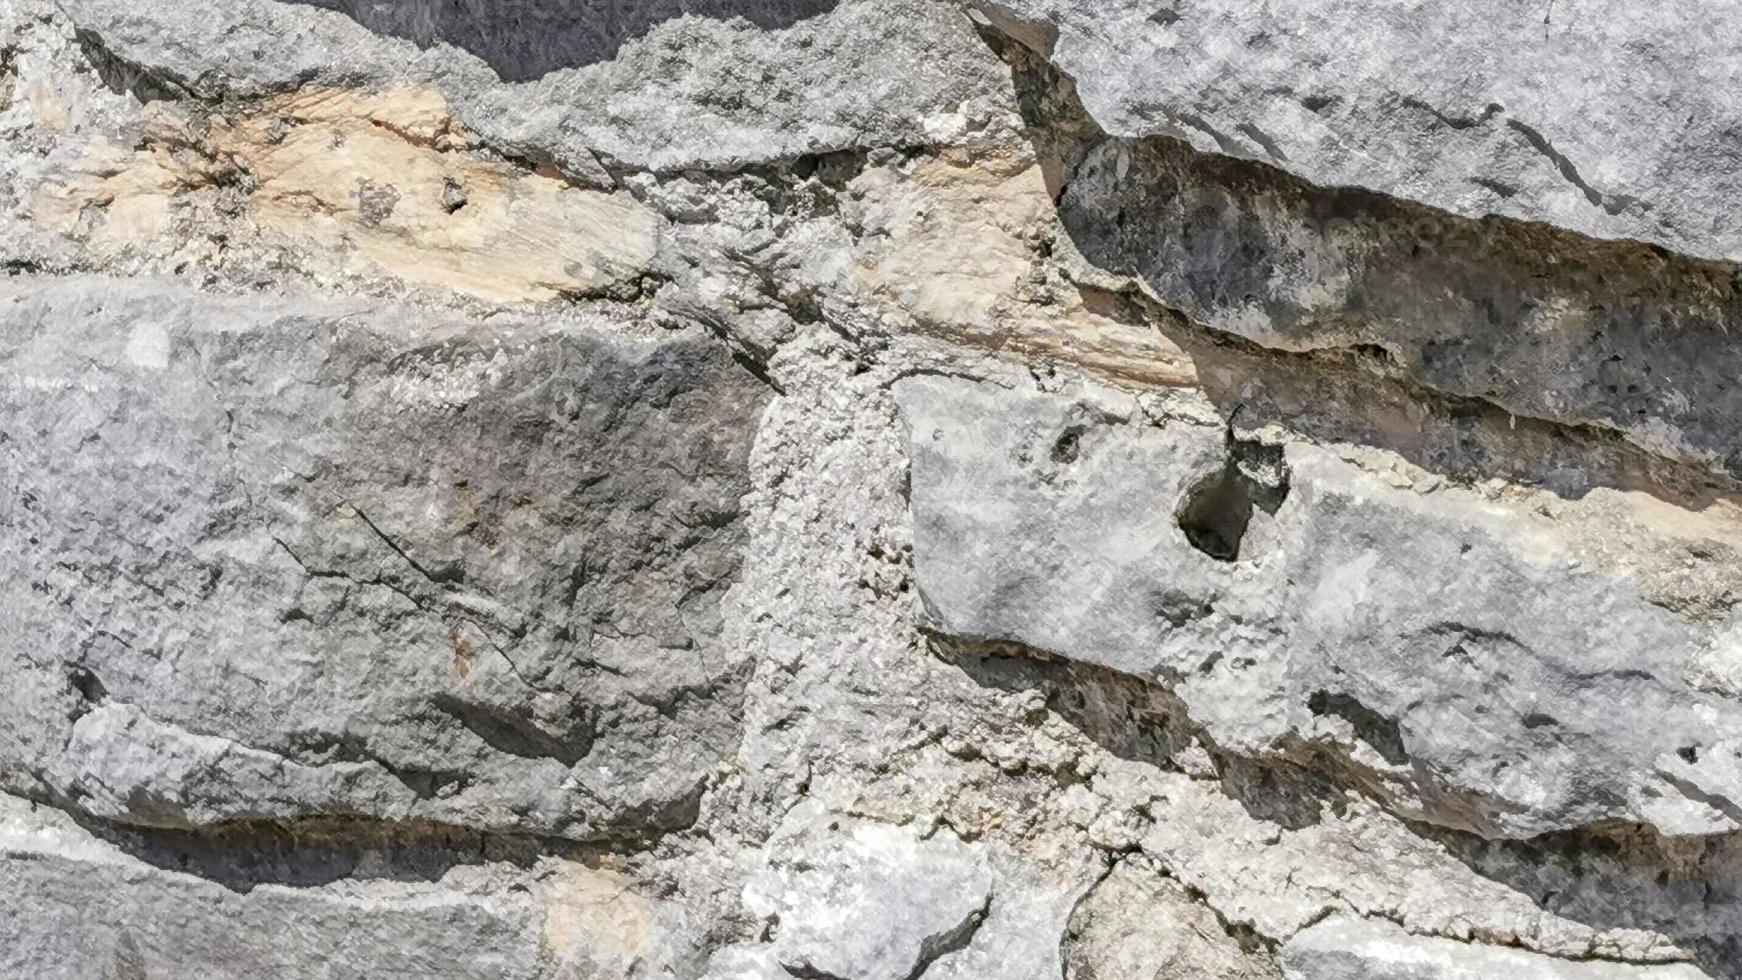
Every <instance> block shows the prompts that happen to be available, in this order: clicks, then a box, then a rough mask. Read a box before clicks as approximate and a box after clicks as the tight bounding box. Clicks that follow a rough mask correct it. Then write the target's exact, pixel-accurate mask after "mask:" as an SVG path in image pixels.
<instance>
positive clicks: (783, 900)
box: [744, 814, 993, 980]
mask: <svg viewBox="0 0 1742 980" xmlns="http://www.w3.org/2000/svg"><path fill="white" fill-rule="evenodd" d="M802 817H803V815H802V814H801V815H800V820H799V821H795V823H796V826H794V827H793V828H792V829H791V832H789V833H788V834H784V835H778V836H777V837H776V839H775V840H774V841H772V842H771V844H770V847H769V851H768V853H769V858H770V860H769V864H768V866H767V867H766V868H764V869H763V870H762V871H760V872H759V873H758V874H757V875H755V876H754V877H752V878H751V880H750V883H749V884H748V885H746V886H745V889H744V904H745V907H746V909H747V910H749V911H750V912H751V913H752V914H753V915H755V916H757V917H758V918H760V919H762V920H765V921H768V922H771V923H774V924H775V928H776V930H777V931H776V932H775V938H774V941H773V951H774V956H775V959H776V960H777V961H778V962H779V964H780V966H781V967H782V968H783V969H784V970H786V972H787V973H789V974H791V975H793V976H807V975H809V976H825V977H854V978H862V980H907V978H909V977H914V976H918V975H920V974H921V973H923V972H925V970H926V968H927V967H928V966H929V965H930V964H931V963H932V962H933V961H934V960H936V959H937V958H938V957H939V956H942V955H944V954H945V953H948V952H953V951H955V950H958V949H960V948H962V947H964V946H966V945H968V943H969V942H970V941H972V939H973V938H974V934H975V932H976V931H978V929H979V928H980V924H981V923H982V922H983V921H984V920H985V918H986V913H987V910H988V908H989V906H990V905H991V903H992V885H993V875H992V872H991V870H990V869H989V868H988V866H987V857H986V854H985V853H984V849H983V848H979V847H975V846H973V845H970V844H964V843H963V842H961V841H960V840H957V839H955V838H954V836H953V835H951V834H949V833H948V832H938V833H936V834H934V835H932V836H930V837H921V836H920V835H919V834H917V833H916V832H915V830H914V829H913V828H909V827H891V826H888V825H885V824H877V823H871V822H868V821H858V820H848V819H845V818H840V819H835V820H824V819H822V818H821V817H820V815H819V817H818V819H817V820H815V821H814V822H806V821H803V819H802Z"/></svg>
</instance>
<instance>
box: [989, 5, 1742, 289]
mask: <svg viewBox="0 0 1742 980" xmlns="http://www.w3.org/2000/svg"><path fill="white" fill-rule="evenodd" d="M977 7H978V9H979V10H980V12H981V13H982V14H983V16H985V17H986V18H987V19H989V20H990V21H992V22H993V23H995V24H1000V25H1004V26H1005V27H1006V28H1007V30H1008V31H1009V32H1010V33H1011V34H1012V36H1014V37H1017V38H1018V39H1019V40H1023V41H1025V42H1026V43H1028V44H1030V45H1033V46H1034V47H1036V48H1037V49H1039V50H1040V51H1041V52H1042V53H1044V54H1046V55H1048V56H1049V57H1050V58H1051V59H1052V60H1053V62H1054V63H1055V64H1057V65H1058V66H1059V67H1060V68H1062V69H1063V70H1065V71H1066V72H1068V73H1070V74H1071V75H1072V76H1073V77H1075V78H1076V79H1077V80H1078V82H1079V83H1080V85H1081V89H1082V93H1083V98H1084V101H1085V103H1086V104H1087V106H1088V108H1089V111H1090V112H1091V113H1092V114H1093V115H1094V117H1095V118H1096V119H1097V120H1098V121H1099V122H1100V123H1101V125H1102V126H1104V127H1105V128H1106V129H1108V130H1109V131H1111V132H1115V133H1119V134H1121V135H1155V134H1160V135H1168V136H1173V137H1176V138H1178V139H1182V140H1185V141H1187V142H1189V143H1191V144H1192V145H1193V146H1194V147H1195V148H1197V149H1199V150H1202V151H1205V152H1212V153H1223V154H1229V155H1233V156H1242V157H1249V158H1252V159H1256V160H1262V161H1264V162H1265V163H1268V164H1270V165H1272V166H1275V167H1280V168H1282V169H1285V170H1289V171H1291V172H1293V173H1297V174H1299V175H1301V176H1303V177H1305V178H1307V179H1308V180H1311V181H1313V182H1314V183H1317V184H1320V185H1325V186H1353V187H1365V188H1368V189H1370V190H1375V191H1379V192H1381V193H1385V194H1390V195H1393V196H1396V197H1401V198H1408V199H1412V200H1417V201H1421V202H1423V203H1426V204H1431V205H1434V206H1435V207H1439V208H1444V209H1447V210H1450V211H1454V212H1457V213H1459V214H1464V215H1469V216H1477V217H1479V216H1481V215H1484V214H1500V215H1505V216H1508V217H1513V218H1522V219H1526V220H1531V221H1544V222H1548V223H1551V224H1555V225H1559V226H1561V227H1564V228H1569V229H1572V230H1574V231H1578V232H1581V233H1584V234H1587V235H1593V236H1599V237H1604V238H1632V239H1639V240H1641V241H1650V242H1655V243H1657V244H1660V245H1663V246H1665V247H1667V248H1670V249H1672V250H1676V251H1682V252H1687V253H1691V254H1695V255H1702V256H1706V257H1712V258H1727V259H1734V258H1742V217H1738V215H1739V214H1742V210H1739V209H1738V207H1737V203H1738V201H1739V200H1742V176H1739V175H1742V169H1739V168H1738V167H1737V161H1738V159H1742V143H1739V142H1738V139H1737V136H1736V132H1735V127H1736V124H1737V121H1738V118H1739V117H1738V112H1737V109H1736V105H1735V101H1734V99H1733V97H1732V94H1731V93H1732V92H1733V90H1734V89H1735V87H1736V84H1737V81H1738V77H1739V68H1738V64H1737V62H1736V59H1735V58H1734V56H1733V52H1734V51H1735V50H1736V49H1737V47H1738V45H1739V44H1742V26H1739V25H1738V22H1737V21H1736V19H1735V18H1734V17H1732V16H1730V15H1729V13H1728V12H1726V11H1721V10H1719V9H1716V8H1698V9H1688V10H1683V11H1678V13H1677V14H1676V15H1675V16H1673V17H1666V16H1665V15H1664V13H1663V11H1662V9H1661V8H1656V7H1649V6H1640V5H1638V4H1634V3H1629V2H1627V0H1581V2H1578V3H1569V2H1561V3H1538V4H1522V3H1513V2H1510V0H1476V2H1468V3H1458V4H1445V3H1434V2H1431V0H1410V2H1403V3H1393V2H1389V0H1304V2H1296V3H1287V4H1276V3H1268V2H1263V0H1209V2H1203V0H1186V2H1177V3H1173V2H1166V3H1154V2H1148V0H1114V2H1109V3H1083V2H1080V0H996V2H984V3H979V4H977Z"/></svg>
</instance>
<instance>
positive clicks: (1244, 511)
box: [1176, 436, 1288, 562]
mask: <svg viewBox="0 0 1742 980" xmlns="http://www.w3.org/2000/svg"><path fill="white" fill-rule="evenodd" d="M1287 497H1288V465H1287V464H1286V463H1285V462H1284V461H1283V457H1282V447H1280V446H1266V445H1264V444H1262V443H1258V442H1245V441H1241V440H1237V439H1234V438H1232V437H1231V436H1230V438H1229V440H1228V455H1227V458H1226V460H1225V461H1224V463H1223V465H1222V468H1221V469H1219V470H1217V471H1216V472H1214V473H1211V474H1209V475H1208V476H1205V477H1203V478H1202V479H1200V480H1199V481H1198V482H1197V483H1196V484H1194V485H1193V486H1192V487H1191V488H1190V489H1189V490H1187V491H1186V494H1185V498H1184V499H1183V500H1182V501H1181V502H1180V507H1179V510H1178V512H1177V517H1176V520H1177V521H1178V523H1179V528H1180V530H1181V531H1183V532H1185V536H1186V540H1187V541H1190V542H1191V543H1192V547H1194V548H1196V549H1198V550H1199V551H1201V552H1203V553H1204V554H1206V555H1209V556H1210V557H1211V558H1214V559H1216V560H1217V561H1230V562H1231V561H1237V560H1239V558H1240V546H1241V543H1242V542H1243V541H1244V540H1245V538H1246V531H1247V529H1248V528H1249V527H1251V524H1252V514H1253V511H1254V510H1261V511H1263V512H1264V513H1266V514H1275V513H1276V509H1277V508H1278V507H1280V506H1282V502H1283V501H1284V500H1285V499H1287Z"/></svg>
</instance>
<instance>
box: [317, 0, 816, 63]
mask: <svg viewBox="0 0 1742 980" xmlns="http://www.w3.org/2000/svg"><path fill="white" fill-rule="evenodd" d="M283 2H286V3H295V4H299V5H302V6H308V7H321V8H324V9H326V10H336V11H338V12H339V13H342V14H344V15H346V16H348V17H350V18H351V19H352V20H355V21H356V22H357V23H359V24H361V25H363V26H364V27H366V28H368V29H369V30H371V31H374V32H376V33H378V34H389V35H392V36H394V37H400V38H405V39H406V40H409V41H412V42H413V43H415V44H417V45H418V46H419V47H424V48H427V47H430V46H431V45H434V44H438V43H442V42H445V43H448V44H452V45H454V46H455V47H458V48H464V49H465V50H467V51H470V52H471V53H472V54H475V55H477V56H478V57H479V58H482V59H483V60H484V61H485V62H486V63H488V64H489V65H490V67H491V68H494V69H496V74H498V75H500V76H501V77H502V80H503V81H507V82H525V81H531V80H533V79H536V78H539V77H541V76H544V75H546V74H549V73H550V72H553V71H556V70H558V69H561V68H579V67H581V66H583V65H591V64H594V63H596V62H600V61H609V60H611V59H612V58H615V57H616V56H617V52H618V51H619V50H620V49H621V48H622V47H623V45H624V43H625V42H627V41H630V40H632V39H634V38H638V37H641V36H642V35H644V34H646V33H647V32H648V31H650V30H652V29H653V28H654V27H656V26H658V25H659V24H661V23H664V22H665V21H668V20H671V19H673V18H676V17H681V16H683V15H685V14H693V15H695V16H698V17H708V18H712V19H715V20H728V19H731V18H733V17H742V18H744V19H745V20H748V21H749V22H750V23H752V24H755V25H756V26H757V27H760V28H763V29H764V30H770V29H775V28H782V27H791V26H792V25H793V24H796V23H798V22H799V21H801V20H804V19H806V18H808V17H814V16H816V15H817V14H821V13H826V12H828V11H829V10H832V9H834V7H835V5H836V4H837V3H839V2H840V0H283Z"/></svg>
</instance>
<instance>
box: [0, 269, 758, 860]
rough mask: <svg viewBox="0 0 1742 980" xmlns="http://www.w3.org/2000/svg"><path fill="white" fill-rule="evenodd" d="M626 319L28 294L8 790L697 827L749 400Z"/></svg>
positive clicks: (728, 700)
mask: <svg viewBox="0 0 1742 980" xmlns="http://www.w3.org/2000/svg"><path fill="white" fill-rule="evenodd" d="M632 326H633V325H612V324H607V323H602V322H595V323H594V324H592V325H590V326H586V325H580V324H572V323H569V324H565V323H562V322H559V321H551V322H546V323H543V324H541V323H538V322H513V321H510V322H506V323H505V322H503V321H501V320H497V321H492V322H491V323H490V324H488V325H485V324H479V323H467V322H442V321H440V320H437V321H436V322H430V320H429V314H428V313H427V311H420V310H418V309H415V308H393V307H387V308H381V309H371V308H370V307H369V306H367V305H360V304H352V305H331V304H328V303H325V302H322V301H319V300H315V299H313V298H309V297H286V298H282V299H274V300H261V299H258V298H251V299H248V300H223V299H214V298H207V297H201V296H199V295H197V294H194V293H191V292H188V291H186V290H184V289H181V288H178V287H174V286H169V285H163V284H152V283H141V284H127V283H121V282H117V281H113V280H99V279H77V278H75V279H68V280H60V281H56V282H51V283H37V284H32V283H16V284H13V285H10V286H9V287H8V288H7V291H6V294H5V296H4V297H3V298H0V332H3V333H0V337H3V348H0V382H3V387H0V474H3V476H0V480H3V481H4V483H5V485H6V486H8V487H9V488H11V490H10V492H11V494H12V503H11V504H10V505H9V507H10V510H9V514H10V516H9V518H8V519H7V520H6V521H5V523H4V525H3V526H0V538H3V540H4V547H3V548H0V554H3V557H0V589H3V590H4V595H5V599H4V604H5V606H6V607H7V608H8V609H9V610H11V611H12V612H11V614H10V615H9V616H7V617H6V621H5V624H4V626H3V627H0V660H3V661H4V663H5V665H6V672H7V674H8V676H9V677H11V678H12V681H11V682H9V683H8V684H7V685H6V687H5V690H4V692H3V693H0V702H3V703H4V705H5V710H4V712H0V771H3V772H4V774H5V779H6V781H7V782H8V783H10V784H11V785H13V786H14V787H18V788H22V789H24V790H27V791H30V792H47V793H50V794H52V795H54V796H55V797H56V798H59V799H62V800H66V801H68V802H69V803H70V804H71V805H75V806H77V807H80V808H82V809H85V810H87V811H89V812H91V813H94V814H99V815H102V816H106V817H110V818H113V819H118V820H123V821H132V822H139V823H146V824H156V825H164V826H181V825H189V824H203V823H210V822H214V821H223V820H234V819H245V818H288V817H296V816H303V815H311V814H323V813H352V814H357V815H363V816H373V817H383V818H392V819H427V820H440V821H446V822H452V823H459V824H465V825H469V826H473V827H479V828H495V829H518V830H526V831H531V832H537V833H542V834H556V835H563V836H570V837H577V838H587V837H597V836H609V835H613V834H629V835H642V834H648V833H657V832H659V831H661V830H663V829H670V828H673V827H677V826H682V825H684V824H685V823H687V822H688V821H689V820H690V819H692V818H693V814H694V807H695V802H696V799H697V797H698V795H699V794H700V792H701V791H702V788H703V784H704V782H705V780H706V779H707V778H708V777H709V774H710V773H711V772H712V771H713V769H714V767H715V766H716V765H717V764H718V762H719V761H720V759H721V758H722V757H723V753H725V752H726V751H728V750H729V749H730V748H731V746H732V745H734V744H735V742H736V739H737V728H736V724H737V723H736V717H737V712H738V698H739V692H740V690H741V685H742V675H741V672H740V666H741V663H742V661H741V658H740V656H739V655H738V654H736V653H734V652H732V651H730V650H727V649H724V648H722V647H721V646H720V645H719V643H718V642H717V638H716V634H717V633H718V631H719V628H720V615H719V609H718V604H719V599H720V596H721V594H722V593H723V591H724V590H725V589H726V588H727V587H728V586H729V585H730V584H731V582H732V581H733V580H734V578H735V576H736V572H737V568H738V563H739V559H740V549H741V547H742V534H741V531H740V530H739V525H738V521H739V506H740V504H739V498H740V496H741V495H742V494H743V492H744V491H745V489H746V487H747V476H746V459H747V454H748V450H749V442H750V437H751V433H752V430H753V428H754V420H755V416H756V414H757V412H758V411H759V407H760V404H761V400H762V397H763V392H764V391H765V389H764V388H762V387H761V386H760V385H759V384H758V383H757V382H755V381H754V380H753V379H751V378H750V377H749V375H748V374H746V373H745V372H743V371H742V370H741V369H739V368H738V367H736V366H735V365H733V364H732V363H731V362H730V360H729V359H728V358H727V357H726V356H725V354H724V353H723V352H722V351H721V350H720V349H719V347H718V346H717V345H716V344H715V343H714V342H713V341H712V340H711V339H706V338H703V337H700V336H698V335H696V334H691V333H667V334H663V335H658V336H651V337H640V338H633V337H629V336H624V335H622V331H623V330H625V329H629V328H632Z"/></svg>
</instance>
